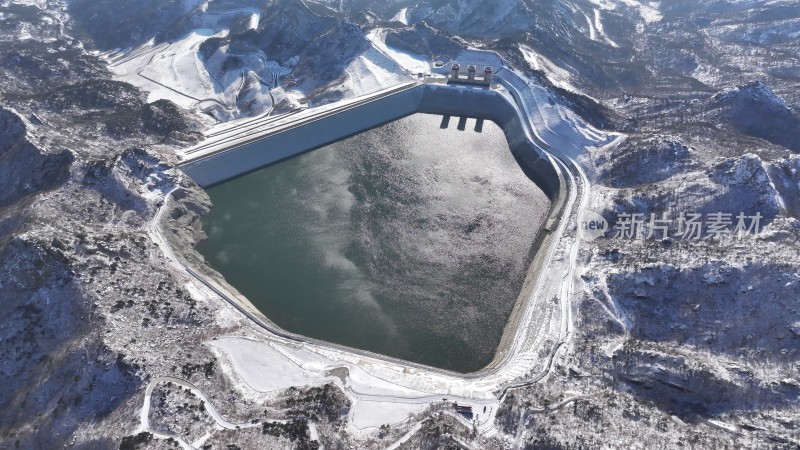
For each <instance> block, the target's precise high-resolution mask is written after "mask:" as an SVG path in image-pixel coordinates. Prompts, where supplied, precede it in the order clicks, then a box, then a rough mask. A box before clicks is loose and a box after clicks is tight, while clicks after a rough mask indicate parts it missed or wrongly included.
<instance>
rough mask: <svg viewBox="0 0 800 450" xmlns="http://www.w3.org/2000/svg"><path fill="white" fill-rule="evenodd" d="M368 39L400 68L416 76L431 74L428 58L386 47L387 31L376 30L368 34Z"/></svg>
mask: <svg viewBox="0 0 800 450" xmlns="http://www.w3.org/2000/svg"><path fill="white" fill-rule="evenodd" d="M367 39H369V41H370V42H371V43H372V46H373V47H375V48H376V49H378V50H379V51H381V52H382V53H383V54H385V55H386V56H388V57H389V58H391V59H392V60H394V61H395V62H396V63H397V64H398V65H400V67H402V68H403V69H405V70H407V71H408V72H410V73H414V74H416V73H430V71H431V65H430V63H429V62H428V58H426V57H424V56H421V55H415V54H413V53H408V52H405V51H402V50H398V49H396V48H394V47H390V46H388V45H386V30H383V29H381V28H376V29H374V30H372V31H370V32H369V33H367Z"/></svg>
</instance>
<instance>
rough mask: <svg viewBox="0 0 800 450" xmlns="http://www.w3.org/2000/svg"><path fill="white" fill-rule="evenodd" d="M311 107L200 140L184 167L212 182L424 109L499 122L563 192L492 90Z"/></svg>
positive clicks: (529, 167) (423, 87) (395, 93)
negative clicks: (242, 132)
mask: <svg viewBox="0 0 800 450" xmlns="http://www.w3.org/2000/svg"><path fill="white" fill-rule="evenodd" d="M309 111H310V114H308V115H306V116H304V117H303V119H302V120H298V121H297V122H296V123H294V124H289V125H287V126H281V127H274V128H267V129H265V130H264V131H263V132H260V133H254V134H252V136H251V137H248V138H246V139H245V138H239V137H236V134H237V132H236V129H235V128H232V129H231V130H230V131H229V132H228V134H229V137H228V138H223V139H218V142H219V143H218V144H211V145H209V144H204V143H201V144H200V145H199V146H198V149H202V151H196V150H192V149H190V150H189V151H188V152H187V153H186V154H187V157H186V158H185V159H184V161H183V162H182V163H181V168H182V169H183V170H184V172H186V173H187V174H188V175H189V176H191V177H192V179H194V180H195V182H197V183H198V184H200V185H201V186H203V187H208V186H212V185H215V184H219V183H222V182H224V181H226V180H229V179H231V178H235V177H238V176H241V175H244V174H246V173H249V172H252V171H255V170H258V169H261V168H263V167H266V166H268V165H271V164H274V163H277V162H280V161H283V160H285V159H288V158H291V157H294V156H297V155H299V154H302V153H305V152H309V151H312V150H315V149H317V148H320V147H323V146H325V145H328V144H330V143H332V142H336V141H339V140H341V139H344V138H347V137H349V136H352V135H355V134H358V133H361V132H363V131H366V130H369V129H371V128H375V127H378V126H380V125H383V124H386V123H388V122H392V121H394V120H397V119H400V118H403V117H405V116H408V115H411V114H414V113H417V112H420V113H427V114H438V115H450V116H455V117H469V118H476V119H486V120H491V121H493V122H495V123H496V124H497V125H498V126H500V128H502V130H503V132H504V133H505V135H506V139H507V140H508V143H509V147H510V149H511V152H512V153H513V155H514V157H515V158H516V160H517V162H518V163H519V165H520V167H521V168H522V170H523V172H524V173H525V175H526V176H527V177H528V178H529V179H531V181H533V182H534V183H535V184H536V185H537V186H539V188H540V189H542V191H543V192H544V193H545V195H547V197H548V198H549V199H550V200H555V199H556V198H557V197H558V196H559V193H560V192H561V183H562V181H561V177H560V175H559V172H558V170H557V169H556V167H555V166H554V162H553V161H551V159H550V158H549V157H548V156H547V155H546V154H545V153H543V152H542V150H541V149H539V148H538V147H537V146H536V145H535V144H534V143H533V142H531V141H530V139H529V138H528V135H527V133H526V131H525V126H524V125H523V124H524V122H523V120H524V118H523V117H521V115H520V112H519V110H518V108H517V107H516V105H514V104H513V103H512V102H511V101H510V100H509V99H508V98H507V97H506V96H504V95H502V94H500V93H499V92H496V91H493V90H488V89H475V88H471V87H458V86H447V85H435V84H419V85H412V86H408V87H406V88H401V89H399V90H398V89H394V90H389V91H388V92H384V93H379V94H377V95H376V96H374V97H372V98H367V99H365V100H360V101H354V102H351V103H349V104H345V105H343V106H341V107H337V108H330V109H326V110H324V111H321V112H320V113H319V114H314V112H313V110H309ZM443 145H446V143H445V144H443Z"/></svg>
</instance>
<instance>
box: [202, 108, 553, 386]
mask: <svg viewBox="0 0 800 450" xmlns="http://www.w3.org/2000/svg"><path fill="white" fill-rule="evenodd" d="M457 121H458V119H457V118H453V120H451V121H450V124H449V127H448V128H447V129H442V128H441V126H440V125H441V123H442V118H441V116H435V115H426V114H414V115H411V116H408V117H406V118H403V119H400V120H397V121H395V122H391V123H389V124H386V125H383V126H381V127H378V128H374V129H372V130H369V131H367V132H364V133H361V134H358V135H356V136H353V137H350V138H348V139H345V140H342V141H339V142H336V143H334V144H331V145H328V146H325V147H323V148H320V149H318V150H314V151H312V152H309V153H306V154H303V155H300V156H297V157H295V158H292V159H290V160H287V161H284V162H281V163H278V164H275V165H272V166H269V167H267V168H264V169H261V170H259V171H257V172H253V173H250V174H247V175H244V176H241V177H239V178H236V179H233V180H231V181H227V182H225V183H222V184H220V185H217V186H215V187H212V188H210V189H209V190H208V193H209V195H210V197H211V200H212V202H213V204H214V206H213V208H212V210H211V213H210V214H209V215H208V216H206V218H205V219H204V230H205V232H206V234H207V235H208V238H207V239H206V240H205V241H203V242H201V243H200V244H199V245H198V250H199V251H200V253H201V254H202V255H203V256H204V257H205V259H206V260H207V262H208V263H209V264H210V265H211V266H212V267H213V268H214V269H216V270H217V271H219V272H220V273H221V274H222V275H223V276H224V277H225V279H226V281H227V282H228V283H229V284H230V285H232V286H234V287H235V288H236V289H237V290H239V292H241V293H242V294H243V295H244V296H246V297H247V299H248V300H249V301H250V302H251V303H252V304H253V305H254V306H255V307H256V308H258V309H259V310H260V311H261V312H262V313H263V314H264V315H265V316H266V317H268V318H269V319H270V320H271V321H272V322H274V323H275V324H277V325H278V326H280V327H282V328H284V329H285V330H287V331H290V332H292V333H297V334H300V335H304V336H308V337H311V338H315V339H320V340H325V341H329V342H333V343H337V344H342V345H346V346H350V347H354V348H358V349H363V350H369V351H372V352H376V353H381V354H384V355H388V356H393V357H397V358H401V359H404V360H408V361H413V362H418V363H422V364H426V365H430V366H434V367H439V368H444V369H449V370H453V371H457V372H462V373H468V372H474V371H476V370H479V369H481V368H483V367H485V366H486V365H487V364H488V363H489V362H491V360H492V358H493V357H494V353H495V350H496V348H497V345H498V343H499V341H500V338H501V336H502V334H503V329H504V327H505V325H506V322H507V320H508V317H509V315H510V313H511V310H512V308H513V307H514V304H515V302H516V301H517V298H518V296H519V293H520V288H521V286H522V282H523V280H524V278H525V276H526V274H527V270H528V267H529V264H530V261H531V259H532V256H533V253H534V251H535V249H533V248H532V245H533V243H534V240H535V239H536V236H537V233H538V232H539V231H540V228H541V226H542V223H543V222H544V219H545V217H546V215H547V213H548V210H549V207H550V203H549V201H548V199H547V197H546V196H545V195H544V193H543V192H542V191H541V190H540V189H539V188H538V187H537V186H536V185H535V184H534V183H533V182H532V181H531V180H529V179H528V178H527V177H526V176H525V174H524V173H523V172H522V170H521V169H520V167H519V165H518V164H517V161H516V160H515V159H514V157H513V156H512V154H511V152H510V150H509V147H508V144H507V142H506V139H505V136H504V134H503V131H502V130H501V129H500V128H499V127H498V126H497V125H495V124H494V123H492V122H490V121H486V122H485V123H484V125H483V129H482V132H480V133H479V132H476V131H474V130H473V127H474V124H475V122H474V120H470V121H469V122H468V124H467V127H466V130H464V131H459V130H458V129H456V122H457Z"/></svg>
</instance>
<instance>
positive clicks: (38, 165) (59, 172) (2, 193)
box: [0, 108, 75, 207]
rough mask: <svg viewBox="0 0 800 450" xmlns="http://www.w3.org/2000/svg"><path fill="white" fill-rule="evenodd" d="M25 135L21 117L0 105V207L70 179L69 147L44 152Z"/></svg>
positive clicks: (70, 156)
mask: <svg viewBox="0 0 800 450" xmlns="http://www.w3.org/2000/svg"><path fill="white" fill-rule="evenodd" d="M26 135H27V125H26V124H25V122H24V120H23V119H22V118H21V117H20V116H19V115H17V113H16V112H15V111H13V110H9V109H5V108H0V207H3V206H8V205H11V204H13V203H15V202H17V201H18V200H20V199H22V198H24V197H26V196H28V195H32V194H35V193H37V192H40V191H43V190H48V189H52V188H54V187H56V186H58V185H60V184H62V183H64V182H65V181H67V178H69V171H70V166H71V165H72V162H73V161H74V160H75V156H74V155H73V154H72V153H71V152H70V151H69V150H61V151H57V152H54V153H48V152H46V151H43V150H42V149H39V148H37V147H36V146H35V145H33V144H32V143H31V142H30V141H29V140H28V139H27V137H26Z"/></svg>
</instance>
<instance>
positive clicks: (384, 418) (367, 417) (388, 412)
mask: <svg viewBox="0 0 800 450" xmlns="http://www.w3.org/2000/svg"><path fill="white" fill-rule="evenodd" d="M425 407H426V405H420V404H414V403H396V402H374V401H366V400H365V401H360V402H358V403H356V405H355V406H353V425H354V426H355V427H356V428H359V429H362V430H363V429H365V428H377V427H380V426H381V425H384V424H388V425H396V424H398V423H401V422H404V421H406V420H408V419H409V418H410V417H413V416H414V415H416V414H419V413H420V412H422V411H424V410H425Z"/></svg>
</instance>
